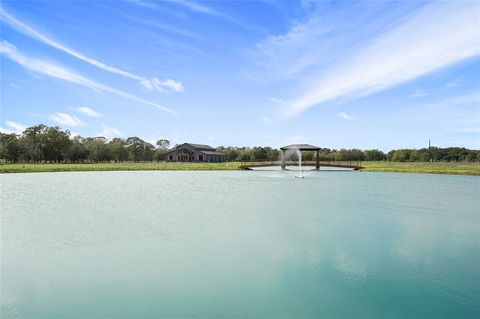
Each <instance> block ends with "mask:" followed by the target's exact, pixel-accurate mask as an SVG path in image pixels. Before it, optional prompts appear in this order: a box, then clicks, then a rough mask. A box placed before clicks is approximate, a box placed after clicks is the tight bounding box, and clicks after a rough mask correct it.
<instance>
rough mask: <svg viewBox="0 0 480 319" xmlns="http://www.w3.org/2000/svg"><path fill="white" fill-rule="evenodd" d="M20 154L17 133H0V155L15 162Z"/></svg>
mask: <svg viewBox="0 0 480 319" xmlns="http://www.w3.org/2000/svg"><path fill="white" fill-rule="evenodd" d="M19 155H20V144H19V140H18V136H17V134H13V133H12V134H4V133H0V157H1V158H4V159H5V160H7V161H10V162H12V163H16V162H17V161H18V158H19Z"/></svg>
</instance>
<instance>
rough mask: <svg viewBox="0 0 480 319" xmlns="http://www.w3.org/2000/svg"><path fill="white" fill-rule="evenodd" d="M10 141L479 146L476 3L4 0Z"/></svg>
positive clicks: (2, 59)
mask: <svg viewBox="0 0 480 319" xmlns="http://www.w3.org/2000/svg"><path fill="white" fill-rule="evenodd" d="M0 18H1V23H0V28H1V29H0V31H1V43H0V68H1V69H0V74H1V82H0V85H1V87H0V89H1V97H0V102H1V113H0V115H1V116H0V130H1V131H2V132H7V133H9V132H17V133H18V132H21V131H22V130H23V129H24V128H25V127H28V126H32V125H35V124H39V123H43V124H46V125H52V126H53V125H58V126H60V127H62V128H65V129H68V130H70V132H72V135H81V136H104V137H106V138H109V139H111V138H114V137H123V138H126V137H129V136H139V137H140V138H142V139H144V140H146V141H149V142H152V143H154V142H155V141H156V140H158V139H168V140H170V141H171V142H172V144H176V143H184V142H191V143H201V144H209V145H212V146H220V145H224V146H228V145H229V146H257V145H258V146H272V147H280V146H283V145H287V144H292V143H310V144H314V145H318V146H320V147H328V148H334V149H340V148H360V149H375V148H376V149H381V150H384V151H388V150H391V149H398V148H422V147H426V146H428V141H429V140H431V143H432V145H434V146H439V147H449V146H460V147H467V148H472V149H479V148H480V1H441V2H440V1H434V2H431V1H365V2H362V1H320V2H311V1H299V2H295V1H273V0H271V1H270V0H264V1H202V2H200V1H182V0H178V1H177V0H168V1H147V0H129V1H97V2H95V1H46V2H42V1H2V4H1V9H0Z"/></svg>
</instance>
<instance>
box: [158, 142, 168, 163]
mask: <svg viewBox="0 0 480 319" xmlns="http://www.w3.org/2000/svg"><path fill="white" fill-rule="evenodd" d="M156 145H157V150H156V152H155V159H156V160H157V162H160V161H163V160H165V154H166V153H167V151H168V148H169V147H170V141H169V140H158V141H157V143H156Z"/></svg>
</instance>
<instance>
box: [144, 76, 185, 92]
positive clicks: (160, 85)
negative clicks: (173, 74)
mask: <svg viewBox="0 0 480 319" xmlns="http://www.w3.org/2000/svg"><path fill="white" fill-rule="evenodd" d="M150 83H151V85H152V86H154V87H155V88H156V89H157V90H159V91H161V92H167V91H171V92H182V91H183V84H182V83H181V82H179V81H175V80H172V79H167V80H165V81H161V80H159V79H157V78H153V79H152V80H151V82H150Z"/></svg>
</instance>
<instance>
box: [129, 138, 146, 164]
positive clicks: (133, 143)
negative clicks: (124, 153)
mask: <svg viewBox="0 0 480 319" xmlns="http://www.w3.org/2000/svg"><path fill="white" fill-rule="evenodd" d="M126 144H127V150H128V152H129V154H130V159H131V160H133V161H134V162H138V161H141V160H142V159H143V157H144V151H145V141H144V140H142V139H141V138H139V137H137V136H133V137H129V138H127V141H126ZM150 145H151V144H150Z"/></svg>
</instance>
